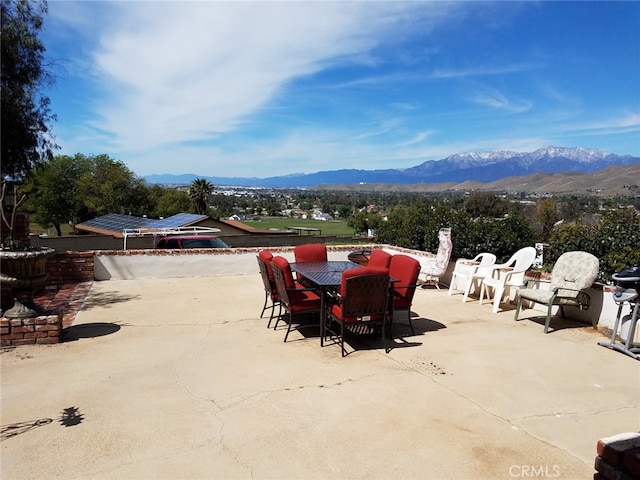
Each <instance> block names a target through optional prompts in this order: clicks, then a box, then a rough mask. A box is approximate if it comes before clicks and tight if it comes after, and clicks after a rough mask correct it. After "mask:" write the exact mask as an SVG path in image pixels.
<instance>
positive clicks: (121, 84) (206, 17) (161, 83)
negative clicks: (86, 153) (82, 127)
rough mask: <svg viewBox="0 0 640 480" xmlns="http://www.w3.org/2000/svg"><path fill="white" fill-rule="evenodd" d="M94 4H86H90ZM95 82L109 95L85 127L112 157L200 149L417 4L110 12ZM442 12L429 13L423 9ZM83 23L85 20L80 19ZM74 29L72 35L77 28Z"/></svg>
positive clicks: (367, 43)
mask: <svg viewBox="0 0 640 480" xmlns="http://www.w3.org/2000/svg"><path fill="white" fill-rule="evenodd" d="M92 3H93V2H92ZM110 6H111V8H112V12H111V15H112V16H110V17H109V19H108V20H105V22H104V25H105V26H106V27H107V30H105V31H104V32H102V34H101V37H100V41H99V45H100V46H99V48H98V50H97V51H96V52H95V54H94V61H95V75H96V77H97V78H100V79H101V81H100V83H101V85H102V88H103V89H104V91H105V92H106V93H107V96H106V97H104V99H103V100H102V101H100V102H99V103H98V111H97V112H96V114H97V117H98V119H97V120H95V121H94V122H93V123H92V126H93V127H94V128H96V129H98V130H100V131H104V132H108V133H110V134H111V135H112V137H113V144H112V145H111V147H112V148H114V149H116V150H121V149H133V150H144V149H148V148H152V147H154V146H157V145H159V144H163V145H167V144H171V143H175V142H189V141H201V140H205V139H211V138H214V137H215V135H216V134H220V133H224V132H228V131H230V130H232V129H234V128H236V127H237V126H238V125H239V124H240V123H241V122H243V121H245V120H246V119H247V118H248V117H249V116H250V115H252V114H253V113H256V112H258V111H260V109H262V108H264V107H265V106H267V105H268V104H269V103H270V102H272V101H273V100H274V99H276V98H278V94H279V93H280V92H281V91H282V90H283V89H286V87H287V84H288V83H289V82H291V81H292V80H295V79H297V78H301V77H304V76H307V75H312V74H314V73H316V72H318V71H319V70H321V69H323V68H326V67H327V66H329V65H331V64H334V63H335V62H344V61H348V60H349V59H351V61H358V59H359V58H361V57H362V56H363V55H366V54H367V52H369V50H371V49H372V48H373V47H374V46H376V45H377V44H378V43H379V42H382V41H384V39H385V35H386V34H387V33H388V30H389V29H390V27H391V26H392V25H394V24H397V23H402V22H405V21H408V20H409V19H410V18H411V17H412V16H411V15H408V12H407V9H409V10H415V9H416V8H417V7H418V6H420V5H418V4H414V3H406V4H405V3H403V4H397V3H395V2H373V3H370V2H257V3H256V2H120V3H115V4H110ZM422 7H423V10H425V12H423V13H426V10H428V11H434V9H442V8H443V7H439V6H438V5H437V4H434V6H433V7H430V8H428V9H425V8H424V4H422ZM82 18H84V17H82ZM78 28H79V27H78Z"/></svg>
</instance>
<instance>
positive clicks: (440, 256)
mask: <svg viewBox="0 0 640 480" xmlns="http://www.w3.org/2000/svg"><path fill="white" fill-rule="evenodd" d="M451 250H453V243H452V242H451V229H450V228H441V229H440V231H439V232H438V252H437V253H436V256H435V257H434V258H422V257H421V258H419V259H418V260H419V262H420V276H419V280H420V281H422V283H423V285H435V286H436V288H437V289H438V290H440V276H441V275H444V272H446V271H447V267H448V266H449V259H450V258H451Z"/></svg>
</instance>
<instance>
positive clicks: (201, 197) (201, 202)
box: [189, 178, 213, 215]
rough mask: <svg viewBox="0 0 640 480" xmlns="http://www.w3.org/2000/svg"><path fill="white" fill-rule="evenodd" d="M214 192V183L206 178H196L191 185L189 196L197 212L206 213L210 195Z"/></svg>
mask: <svg viewBox="0 0 640 480" xmlns="http://www.w3.org/2000/svg"><path fill="white" fill-rule="evenodd" d="M212 192H213V184H212V183H211V182H209V181H208V180H207V179H205V178H196V179H195V180H194V181H193V182H191V185H190V186H189V198H191V201H192V202H193V204H194V205H195V207H196V213H198V214H200V215H206V213H207V207H208V202H209V196H210V195H211V193H212Z"/></svg>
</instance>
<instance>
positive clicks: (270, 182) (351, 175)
mask: <svg viewBox="0 0 640 480" xmlns="http://www.w3.org/2000/svg"><path fill="white" fill-rule="evenodd" d="M629 165H636V166H638V167H639V168H640V157H633V156H631V155H622V156H621V155H616V154H613V153H607V152H603V151H601V150H595V149H588V148H582V147H577V148H564V147H545V148H541V149H538V150H536V151H534V152H528V153H518V152H512V151H504V150H500V151H493V152H483V153H476V152H472V153H458V154H455V155H451V156H450V157H447V158H443V159H441V160H428V161H425V162H423V163H421V164H420V165H417V166H415V167H410V168H406V169H385V170H358V169H342V170H328V171H321V172H316V173H309V174H304V173H298V174H291V175H284V176H275V177H267V178H257V177H206V176H198V175H194V174H183V175H169V174H163V175H148V176H146V177H144V178H145V180H146V181H147V182H148V183H155V184H165V185H172V184H173V185H176V184H177V185H188V184H190V183H191V182H192V181H193V180H195V179H196V178H205V179H207V180H208V181H210V182H212V183H213V184H214V185H216V186H244V187H272V188H311V187H318V186H325V187H326V186H328V185H336V184H341V185H349V184H358V185H362V184H393V185H412V184H424V183H426V184H442V183H447V184H451V183H453V184H461V183H463V182H482V183H490V182H496V181H500V180H502V179H505V178H508V177H520V176H525V175H531V174H559V173H561V172H563V173H564V172H571V173H574V174H575V173H594V172H598V171H600V170H603V169H605V168H607V167H611V166H629ZM634 171H635V170H634Z"/></svg>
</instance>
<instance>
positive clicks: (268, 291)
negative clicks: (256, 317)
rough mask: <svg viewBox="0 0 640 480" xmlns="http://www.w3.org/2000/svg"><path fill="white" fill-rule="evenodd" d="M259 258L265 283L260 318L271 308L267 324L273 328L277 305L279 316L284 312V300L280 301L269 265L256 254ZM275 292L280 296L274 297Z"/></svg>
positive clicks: (261, 274)
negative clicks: (272, 323) (270, 274)
mask: <svg viewBox="0 0 640 480" xmlns="http://www.w3.org/2000/svg"><path fill="white" fill-rule="evenodd" d="M256 258H257V259H258V266H259V268H260V276H261V277H262V283H263V284H264V304H263V305H262V312H260V318H262V316H263V315H264V312H266V311H267V310H271V314H270V315H269V323H268V324H267V328H271V322H272V321H273V318H274V317H275V316H276V315H275V310H276V307H278V316H280V315H281V314H282V302H281V301H280V298H279V295H277V288H276V285H275V280H273V279H271V278H270V277H269V271H268V270H267V265H266V263H265V261H264V260H263V259H261V258H260V257H259V256H257V255H256ZM274 294H275V295H277V296H278V298H274ZM269 300H271V305H268V303H269Z"/></svg>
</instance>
